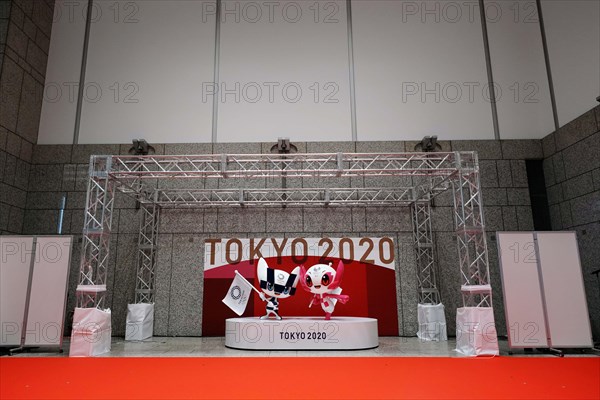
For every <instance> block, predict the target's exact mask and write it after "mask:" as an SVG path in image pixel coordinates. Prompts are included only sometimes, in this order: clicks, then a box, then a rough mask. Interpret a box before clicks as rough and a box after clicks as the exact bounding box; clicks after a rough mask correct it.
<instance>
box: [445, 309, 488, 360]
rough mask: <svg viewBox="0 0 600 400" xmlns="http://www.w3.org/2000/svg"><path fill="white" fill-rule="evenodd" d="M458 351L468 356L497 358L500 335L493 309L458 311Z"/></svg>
mask: <svg viewBox="0 0 600 400" xmlns="http://www.w3.org/2000/svg"><path fill="white" fill-rule="evenodd" d="M456 351H457V352H459V353H461V354H464V355H466V356H483V355H492V356H497V355H498V354H499V350H498V335H497V333H496V324H495V323H494V309H493V308H491V307H461V308H458V309H457V310H456Z"/></svg>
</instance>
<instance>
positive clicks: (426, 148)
mask: <svg viewBox="0 0 600 400" xmlns="http://www.w3.org/2000/svg"><path fill="white" fill-rule="evenodd" d="M441 149H442V146H440V145H439V144H438V143H437V136H435V135H434V136H425V137H424V138H423V139H421V142H420V143H417V145H416V146H415V151H422V152H425V153H430V152H432V151H440V150H441Z"/></svg>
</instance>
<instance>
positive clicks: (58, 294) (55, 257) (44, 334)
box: [24, 236, 72, 346]
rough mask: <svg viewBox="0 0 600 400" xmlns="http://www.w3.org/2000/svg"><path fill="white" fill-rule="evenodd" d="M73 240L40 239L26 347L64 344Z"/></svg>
mask: <svg viewBox="0 0 600 400" xmlns="http://www.w3.org/2000/svg"><path fill="white" fill-rule="evenodd" d="M71 240H72V238H71V237H70V236H44V237H38V238H37V245H36V252H35V263H34V266H33V276H32V280H31V294H30V297H29V310H28V313H27V325H26V326H27V331H26V334H25V343H24V345H25V346H56V345H61V344H62V337H63V326H64V325H63V321H64V319H65V305H66V301H67V282H68V279H69V264H70V259H71Z"/></svg>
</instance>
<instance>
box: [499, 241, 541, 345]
mask: <svg viewBox="0 0 600 400" xmlns="http://www.w3.org/2000/svg"><path fill="white" fill-rule="evenodd" d="M496 238H497V241H498V254H499V258H500V273H501V275H502V291H503V294H504V296H503V297H504V312H505V314H506V326H507V328H508V329H507V331H508V341H509V345H510V347H512V348H515V347H523V348H532V347H548V334H547V331H546V320H545V314H544V304H543V301H542V287H541V284H540V278H539V273H538V263H537V257H536V252H535V243H534V239H533V232H498V233H497V234H496Z"/></svg>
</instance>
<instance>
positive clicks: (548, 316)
mask: <svg viewBox="0 0 600 400" xmlns="http://www.w3.org/2000/svg"><path fill="white" fill-rule="evenodd" d="M497 238H498V252H499V255H500V271H501V274H502V287H503V291H504V305H505V313H506V323H507V326H508V338H509V345H510V347H511V348H514V347H520V348H537V347H554V348H565V347H592V346H593V343H592V334H591V327H590V320H589V315H588V308H587V301H586V297H585V288H584V285H583V277H582V275H581V263H580V261H579V250H578V247H577V236H576V234H575V232H498V233H497Z"/></svg>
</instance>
